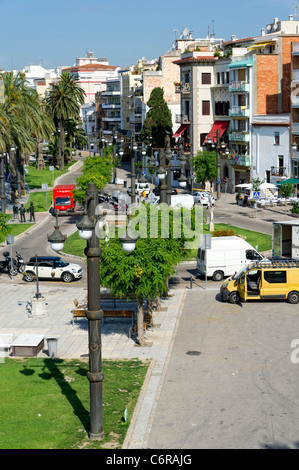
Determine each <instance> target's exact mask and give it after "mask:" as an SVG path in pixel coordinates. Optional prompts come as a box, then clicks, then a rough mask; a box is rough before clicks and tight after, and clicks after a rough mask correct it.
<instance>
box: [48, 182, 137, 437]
mask: <svg viewBox="0 0 299 470" xmlns="http://www.w3.org/2000/svg"><path fill="white" fill-rule="evenodd" d="M85 205H86V208H85V214H84V216H83V217H82V218H81V219H80V220H79V221H78V222H77V223H76V225H77V228H78V230H79V236H80V238H82V239H83V240H86V241H87V245H86V249H85V254H86V256H87V292H88V303H87V311H86V317H87V319H88V346H89V371H88V372H87V378H88V380H89V384H90V385H89V391H90V432H89V437H90V439H91V440H102V439H103V438H104V436H105V433H104V427H103V379H104V374H103V371H102V342H101V320H102V318H103V311H102V309H101V294H100V289H101V285H100V256H101V248H100V246H99V239H98V237H97V235H96V230H95V227H96V223H97V217H96V208H97V205H98V189H97V187H96V184H95V183H88V188H87V191H86V199H85ZM57 218H58V216H57ZM57 218H56V220H57ZM132 238H133V237H125V239H124V241H123V249H125V250H126V248H127V250H126V251H133V249H134V248H135V243H136V240H137V239H136V238H135V240H133V239H132ZM65 239H66V236H64V235H62V234H61V232H60V231H59V227H58V223H57V222H56V227H55V230H54V232H53V234H52V235H50V236H48V241H49V242H50V243H51V248H52V249H54V250H56V251H57V250H61V249H62V248H63V243H64V241H65ZM125 243H127V246H126V245H125Z"/></svg>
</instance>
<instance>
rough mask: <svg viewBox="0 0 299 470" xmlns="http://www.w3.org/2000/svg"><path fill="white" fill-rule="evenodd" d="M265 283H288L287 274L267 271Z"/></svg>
mask: <svg viewBox="0 0 299 470" xmlns="http://www.w3.org/2000/svg"><path fill="white" fill-rule="evenodd" d="M264 279H265V281H267V282H269V283H270V284H279V283H282V282H283V283H286V282H287V272H286V271H265V272H264Z"/></svg>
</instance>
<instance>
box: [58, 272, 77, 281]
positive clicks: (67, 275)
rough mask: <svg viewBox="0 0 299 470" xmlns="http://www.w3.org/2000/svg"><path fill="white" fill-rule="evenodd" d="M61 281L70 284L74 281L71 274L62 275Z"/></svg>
mask: <svg viewBox="0 0 299 470" xmlns="http://www.w3.org/2000/svg"><path fill="white" fill-rule="evenodd" d="M61 279H62V280H63V282H72V281H73V280H74V276H73V275H72V274H71V273H63V274H62V276H61Z"/></svg>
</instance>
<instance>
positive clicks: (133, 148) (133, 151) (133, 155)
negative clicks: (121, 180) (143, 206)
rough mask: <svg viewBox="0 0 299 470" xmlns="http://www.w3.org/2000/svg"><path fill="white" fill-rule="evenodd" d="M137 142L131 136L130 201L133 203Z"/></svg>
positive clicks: (134, 199)
mask: <svg viewBox="0 0 299 470" xmlns="http://www.w3.org/2000/svg"><path fill="white" fill-rule="evenodd" d="M137 148H138V147H137V144H136V142H135V140H134V137H133V136H132V137H131V148H130V150H131V203H132V204H135V201H136V194H135V178H136V173H135V160H136V154H137Z"/></svg>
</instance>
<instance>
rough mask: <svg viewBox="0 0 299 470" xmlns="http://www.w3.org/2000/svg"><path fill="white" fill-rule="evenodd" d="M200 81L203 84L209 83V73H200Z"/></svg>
mask: <svg viewBox="0 0 299 470" xmlns="http://www.w3.org/2000/svg"><path fill="white" fill-rule="evenodd" d="M201 83H202V84H203V85H210V84H211V74H210V73H202V74H201Z"/></svg>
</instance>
